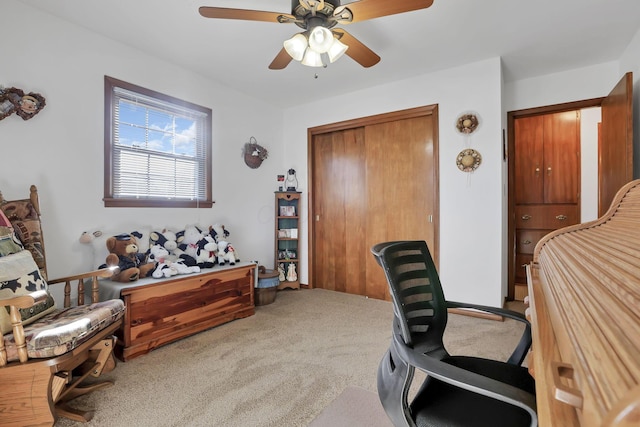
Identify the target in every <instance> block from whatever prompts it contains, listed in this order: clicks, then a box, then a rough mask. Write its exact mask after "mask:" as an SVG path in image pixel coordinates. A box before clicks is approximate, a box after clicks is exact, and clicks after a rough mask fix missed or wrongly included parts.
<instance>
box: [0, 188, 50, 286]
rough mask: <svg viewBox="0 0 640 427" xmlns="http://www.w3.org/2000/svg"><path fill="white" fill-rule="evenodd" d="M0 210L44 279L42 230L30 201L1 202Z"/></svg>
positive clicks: (45, 275)
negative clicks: (29, 253)
mask: <svg viewBox="0 0 640 427" xmlns="http://www.w3.org/2000/svg"><path fill="white" fill-rule="evenodd" d="M0 209H1V210H2V211H3V212H4V214H5V215H6V218H8V219H9V221H11V227H13V229H14V231H15V234H16V236H17V237H18V239H20V242H21V243H22V246H24V248H25V249H27V250H29V252H31V255H32V256H33V259H34V260H35V262H36V264H37V265H38V268H39V269H40V274H41V275H42V277H44V278H45V279H46V278H47V274H46V262H45V258H44V241H43V238H42V228H41V224H40V217H39V215H38V212H37V211H36V209H35V207H34V206H33V203H32V202H31V200H30V199H24V200H13V201H3V202H2V204H1V205H0Z"/></svg>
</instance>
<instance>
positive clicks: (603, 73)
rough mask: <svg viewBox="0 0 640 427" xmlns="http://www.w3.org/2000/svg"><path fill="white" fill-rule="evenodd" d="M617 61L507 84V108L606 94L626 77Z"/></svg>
mask: <svg viewBox="0 0 640 427" xmlns="http://www.w3.org/2000/svg"><path fill="white" fill-rule="evenodd" d="M623 74H624V72H620V70H619V65H618V63H617V62H607V63H604V64H598V65H593V66H590V67H585V68H579V69H576V70H570V71H564V72H561V73H554V74H548V75H545V76H540V77H534V78H530V79H523V80H518V81H516V82H509V83H506V84H505V103H504V108H505V111H514V110H522V109H525V108H534V107H542V106H545V105H554V104H561V103H565V102H573V101H581V100H585V99H591V98H599V97H602V96H606V95H607V94H608V93H609V92H610V91H611V89H613V87H614V86H615V84H616V83H617V82H618V80H620V78H621V77H622V76H623Z"/></svg>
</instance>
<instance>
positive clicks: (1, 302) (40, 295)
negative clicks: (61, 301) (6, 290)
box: [0, 291, 48, 308]
mask: <svg viewBox="0 0 640 427" xmlns="http://www.w3.org/2000/svg"><path fill="white" fill-rule="evenodd" d="M47 295H48V294H47V291H35V292H31V293H30V294H28V295H21V296H19V297H11V298H5V299H0V307H4V306H13V307H16V308H29V307H33V306H34V305H36V304H38V303H40V302H45V301H46V300H47Z"/></svg>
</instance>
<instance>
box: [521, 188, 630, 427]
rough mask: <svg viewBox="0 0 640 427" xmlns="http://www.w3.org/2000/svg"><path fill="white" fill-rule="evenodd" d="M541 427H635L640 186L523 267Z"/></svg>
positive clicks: (551, 237)
mask: <svg viewBox="0 0 640 427" xmlns="http://www.w3.org/2000/svg"><path fill="white" fill-rule="evenodd" d="M527 281H528V287H529V303H530V307H529V308H528V309H527V314H528V317H529V318H530V321H531V324H532V333H533V345H532V350H531V354H530V357H529V366H530V372H531V373H532V375H533V376H534V378H535V379H536V394H537V405H538V416H539V424H540V426H543V427H545V426H559V427H567V426H611V427H613V426H615V427H623V426H624V427H630V426H640V180H637V181H633V182H631V183H629V184H627V185H626V186H625V187H623V188H622V189H621V190H620V191H619V193H618V195H617V196H616V198H615V199H614V201H613V203H612V205H611V208H610V209H609V211H608V212H607V213H606V214H605V215H604V216H603V217H602V218H600V219H598V220H596V221H592V222H588V223H584V224H579V225H575V226H570V227H566V228H563V229H560V230H557V231H555V232H552V233H550V234H548V235H547V236H545V237H544V238H543V239H542V240H541V241H540V242H539V243H538V245H537V246H536V249H535V252H534V258H533V262H532V263H531V264H530V265H529V266H528V268H527Z"/></svg>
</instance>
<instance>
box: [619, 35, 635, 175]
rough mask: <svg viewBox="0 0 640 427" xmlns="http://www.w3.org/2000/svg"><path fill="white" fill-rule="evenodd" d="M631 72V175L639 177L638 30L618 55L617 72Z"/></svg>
mask: <svg viewBox="0 0 640 427" xmlns="http://www.w3.org/2000/svg"><path fill="white" fill-rule="evenodd" d="M628 71H631V72H633V129H634V130H635V131H634V133H633V142H634V143H633V148H634V150H633V170H634V173H633V176H634V178H636V179H637V178H640V132H639V130H640V30H638V32H637V33H636V35H635V37H634V38H633V40H632V41H631V43H629V46H628V47H627V49H626V50H625V51H624V53H623V54H622V56H621V57H620V69H619V73H620V74H624V73H626V72H628Z"/></svg>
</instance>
